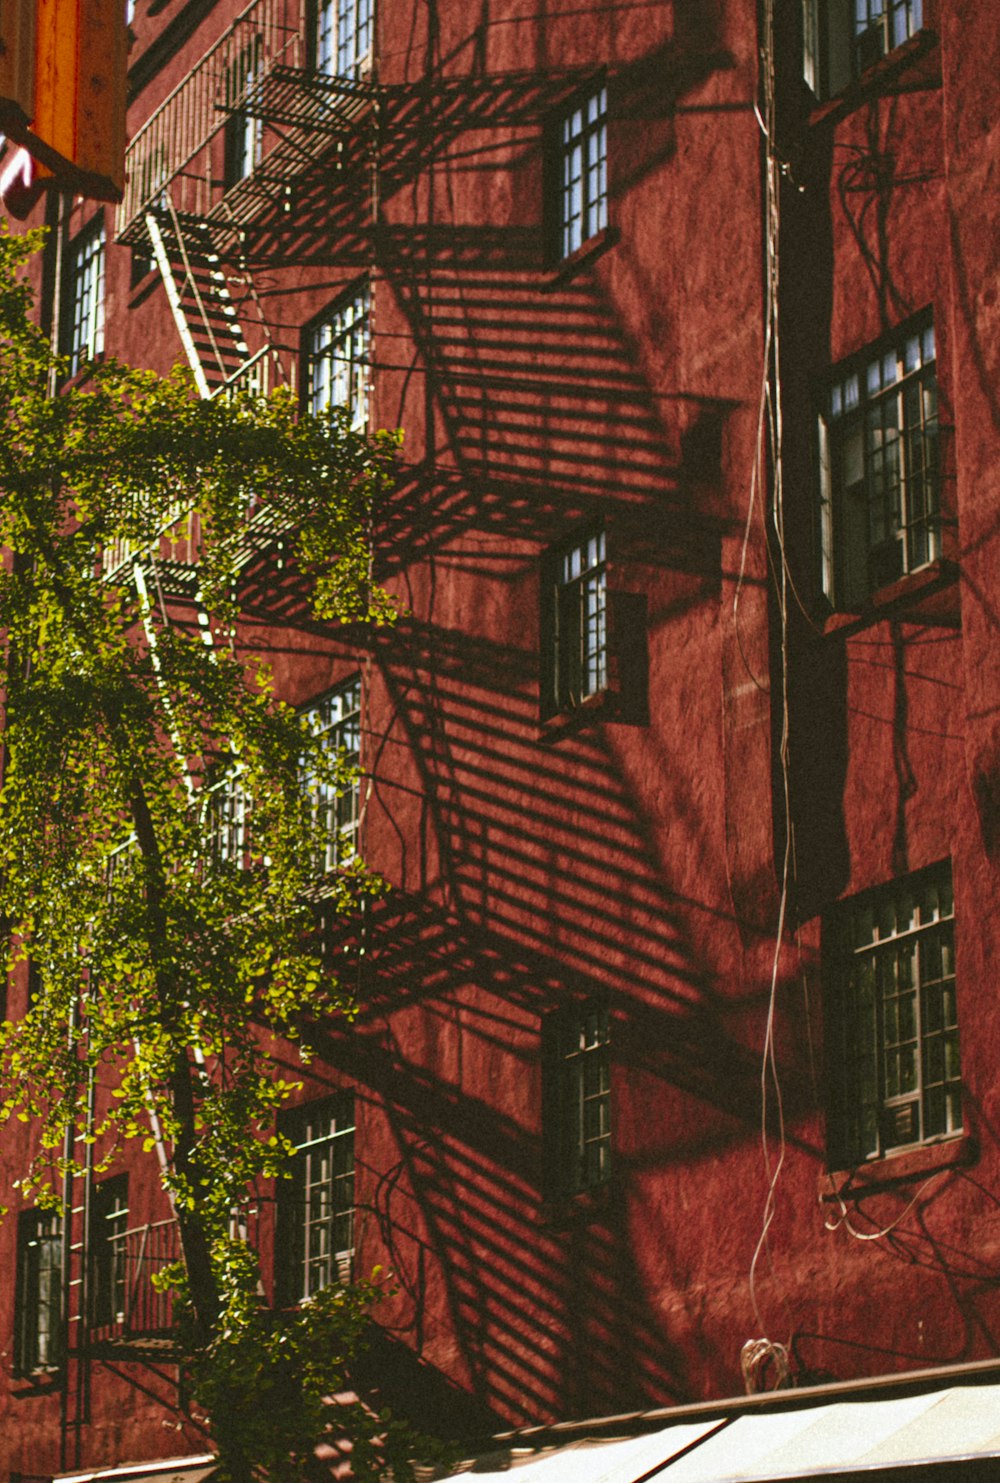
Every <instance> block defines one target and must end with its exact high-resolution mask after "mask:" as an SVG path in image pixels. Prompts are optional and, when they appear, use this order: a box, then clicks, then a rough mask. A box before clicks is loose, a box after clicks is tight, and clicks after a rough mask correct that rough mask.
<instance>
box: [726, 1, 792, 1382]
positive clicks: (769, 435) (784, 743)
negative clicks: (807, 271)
mask: <svg viewBox="0 0 1000 1483" xmlns="http://www.w3.org/2000/svg"><path fill="white" fill-rule="evenodd" d="M761 73H762V84H763V100H764V112H763V116H762V115H761V113H760V111H759V110H756V113H757V121H758V123H759V125H760V128H761V133H762V136H763V140H764V159H765V172H764V190H765V207H764V238H765V240H764V250H765V282H766V290H765V336H764V357H763V367H762V374H761V390H760V401H759V404H758V415H757V441H756V446H755V449H754V465H753V472H752V476H751V485H750V508H749V510H748V513H747V523H746V528H745V531H744V542H743V551H742V553H741V558H740V572H739V580H738V582H737V589H736V593H735V596H734V600H733V621H734V624H735V626H736V631H737V638H739V622H738V601H739V596H740V592H741V589H742V585H743V580H744V575H745V569H746V559H747V549H748V544H749V537H750V531H751V528H752V519H753V516H754V514H755V511H756V507H757V504H758V486H759V485H760V484H762V482H763V477H764V475H763V471H764V468H765V462H766V460H767V459H768V456H769V455H770V462H771V469H772V476H771V477H772V498H771V506H770V512H769V513H770V518H771V521H772V522H773V528H774V532H775V535H776V537H777V541H778V547H779V551H780V552H781V560H780V561H779V562H778V563H777V571H776V572H774V573H773V575H774V576H775V578H776V596H777V605H778V615H779V632H780V683H781V694H780V701H781V736H780V741H779V758H780V764H781V777H782V807H783V810H784V825H785V841H784V850H783V854H782V862H781V895H780V903H779V908H778V920H777V925H776V930H775V943H774V955H773V958H772V963H771V983H770V992H769V995H768V1009H767V1022H766V1029H765V1035H764V1049H763V1055H762V1059H761V1072H760V1089H761V1129H760V1137H761V1154H762V1158H763V1164H764V1172H765V1177H766V1180H767V1195H766V1198H765V1201H764V1210H763V1216H762V1220H761V1230H760V1235H759V1237H758V1240H757V1244H756V1246H755V1248H754V1253H753V1257H752V1258H751V1262H750V1274H749V1288H750V1302H751V1306H752V1308H753V1312H754V1317H755V1319H756V1322H757V1324H758V1326H759V1328H760V1329H763V1328H764V1324H763V1321H762V1318H761V1311H760V1305H759V1302H758V1298H757V1268H758V1264H759V1262H760V1259H761V1256H762V1255H764V1254H765V1253H766V1254H767V1257H768V1262H769V1264H770V1248H769V1235H770V1230H771V1226H772V1224H773V1222H774V1218H775V1210H776V1198H777V1189H778V1183H779V1180H780V1178H781V1173H782V1170H783V1168H784V1163H785V1154H786V1135H785V1110H784V1097H783V1094H782V1088H781V1077H780V1073H779V1067H778V1057H777V1049H776V1044H775V1018H776V1010H777V996H778V983H779V973H780V967H781V957H782V949H783V942H784V934H785V924H786V918H787V914H788V900H789V893H790V886H791V875H792V865H793V853H792V815H791V789H790V781H789V735H788V589H789V575H788V568H787V562H786V561H785V559H784V487H783V464H782V437H783V428H782V413H781V397H782V390H781V342H780V330H779V323H778V299H779V259H778V249H779V240H780V227H781V217H780V209H781V208H780V177H781V167H780V163H779V160H778V157H777V153H776V151H775V147H774V131H775V67H774V3H773V0H765V4H764V12H763V46H762V49H761ZM761 503H762V502H761ZM761 513H762V515H763V516H764V519H765V535H766V533H767V527H766V518H767V517H766V513H765V512H764V510H763V509H762V510H761ZM768 553H769V555H770V549H769V544H768ZM740 651H741V653H742V652H743V650H742V644H741V645H740ZM744 662H745V660H744ZM749 672H750V671H749V666H748V673H749ZM751 678H755V677H754V676H753V675H752V674H751ZM755 683H756V680H755ZM772 1097H773V1102H774V1107H775V1114H776V1118H777V1136H778V1157H777V1160H776V1161H775V1162H774V1163H772V1160H771V1153H770V1149H769V1147H768V1104H769V1101H770V1100H771V1099H772ZM772 1270H773V1268H772ZM779 1353H780V1354H781V1355H782V1356H783V1358H784V1365H783V1366H780V1365H777V1362H776V1360H775V1362H776V1365H777V1373H778V1384H787V1383H789V1381H790V1379H791V1370H790V1366H789V1365H788V1363H787V1350H786V1349H785V1346H783V1345H775V1344H773V1343H772V1342H771V1341H770V1340H768V1339H759V1340H750V1341H748V1346H745V1348H744V1375H745V1377H747V1376H748V1375H751V1376H752V1375H754V1374H756V1369H757V1368H759V1366H760V1364H762V1363H763V1362H764V1358H771V1359H775V1357H776V1356H777V1355H778V1354H779ZM748 1365H749V1366H750V1370H749V1371H748V1369H747V1366H748ZM748 1383H749V1380H748Z"/></svg>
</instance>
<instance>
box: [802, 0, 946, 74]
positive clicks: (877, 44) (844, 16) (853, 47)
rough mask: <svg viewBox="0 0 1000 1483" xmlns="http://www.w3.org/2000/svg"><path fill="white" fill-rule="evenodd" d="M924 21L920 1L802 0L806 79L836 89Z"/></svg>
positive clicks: (910, 33) (900, 44)
mask: <svg viewBox="0 0 1000 1483" xmlns="http://www.w3.org/2000/svg"><path fill="white" fill-rule="evenodd" d="M922 25H923V13H922V0H803V39H804V47H803V50H804V65H803V72H804V75H805V79H806V82H807V83H808V84H809V86H810V87H811V88H812V90H813V92H814V93H815V94H816V95H817V96H818V97H829V96H831V95H832V94H834V93H839V92H841V91H842V90H843V89H844V88H845V87H847V85H848V84H849V83H850V82H851V81H852V79H854V78H856V77H860V75H861V73H862V72H864V70H865V69H866V68H867V67H871V66H872V64H873V63H874V62H877V61H878V60H879V58H880V57H884V56H886V55H887V54H888V53H889V52H890V51H893V50H894V49H895V48H896V47H897V46H902V44H903V42H904V41H907V40H908V39H909V37H911V36H915V35H916V33H917V32H918V31H919V30H920V28H921V26H922Z"/></svg>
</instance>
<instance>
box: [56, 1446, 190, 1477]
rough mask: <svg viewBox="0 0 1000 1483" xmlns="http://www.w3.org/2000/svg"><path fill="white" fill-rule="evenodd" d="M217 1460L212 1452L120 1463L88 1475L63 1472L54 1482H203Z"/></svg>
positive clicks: (93, 1471)
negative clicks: (160, 1459)
mask: <svg viewBox="0 0 1000 1483" xmlns="http://www.w3.org/2000/svg"><path fill="white" fill-rule="evenodd" d="M217 1461H218V1459H217V1458H216V1457H215V1456H213V1454H212V1453H211V1452H203V1453H201V1454H200V1455H199V1456H198V1457H169V1458H165V1459H163V1460H162V1461H160V1462H129V1463H121V1464H120V1465H119V1466H117V1467H113V1468H98V1469H96V1471H95V1470H91V1471H90V1472H86V1473H60V1474H59V1476H58V1477H56V1478H53V1480H52V1483H204V1480H205V1479H206V1478H208V1477H210V1476H211V1474H212V1472H213V1471H214V1468H215V1464H216V1462H217Z"/></svg>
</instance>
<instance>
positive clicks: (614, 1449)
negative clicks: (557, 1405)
mask: <svg viewBox="0 0 1000 1483" xmlns="http://www.w3.org/2000/svg"><path fill="white" fill-rule="evenodd" d="M725 1424H726V1423H725V1421H724V1420H719V1419H718V1418H716V1419H715V1420H713V1421H699V1422H688V1423H684V1422H681V1423H679V1424H678V1425H677V1426H668V1427H665V1428H664V1429H663V1430H662V1431H656V1432H647V1433H646V1435H645V1436H641V1437H624V1438H619V1439H618V1440H617V1441H606V1440H605V1441H600V1442H598V1441H593V1442H592V1441H586V1442H571V1443H570V1444H569V1445H568V1446H565V1447H555V1446H554V1447H550V1448H547V1449H545V1450H532V1449H530V1448H518V1447H513V1448H511V1450H510V1452H509V1453H505V1455H504V1461H503V1466H502V1468H501V1470H500V1471H499V1472H490V1471H489V1459H488V1458H487V1459H483V1460H482V1462H481V1463H480V1465H479V1466H478V1467H477V1468H476V1469H475V1470H474V1471H473V1472H471V1473H458V1474H456V1475H454V1476H453V1478H452V1479H451V1483H466V1480H468V1483H504V1480H507V1483H536V1480H537V1483H620V1480H624V1479H628V1480H629V1483H635V1480H637V1479H639V1478H646V1477H648V1476H649V1474H650V1472H652V1471H653V1470H654V1469H656V1468H658V1467H659V1466H662V1464H663V1463H665V1462H669V1461H670V1459H671V1458H673V1457H676V1456H677V1454H678V1453H679V1452H682V1451H683V1450H684V1448H685V1447H691V1446H692V1445H694V1443H696V1442H700V1441H701V1440H702V1438H703V1437H707V1436H709V1435H710V1433H712V1432H714V1431H717V1430H718V1428H719V1427H720V1426H725ZM515 1470H516V1474H517V1476H516V1480H511V1473H512V1472H513V1471H515Z"/></svg>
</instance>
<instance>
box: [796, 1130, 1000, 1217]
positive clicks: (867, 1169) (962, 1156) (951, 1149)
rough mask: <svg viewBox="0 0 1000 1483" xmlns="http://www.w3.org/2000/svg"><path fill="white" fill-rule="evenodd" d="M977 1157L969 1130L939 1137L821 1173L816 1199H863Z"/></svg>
mask: <svg viewBox="0 0 1000 1483" xmlns="http://www.w3.org/2000/svg"><path fill="white" fill-rule="evenodd" d="M978 1156H979V1149H978V1145H977V1143H976V1140H975V1139H974V1138H973V1137H971V1136H970V1135H969V1134H968V1133H962V1134H959V1135H958V1136H957V1137H950V1138H942V1139H940V1140H939V1141H938V1142H937V1143H922V1144H920V1145H919V1146H918V1147H915V1148H901V1149H899V1151H898V1152H895V1153H887V1154H885V1155H884V1156H883V1157H882V1158H879V1159H872V1160H871V1162H870V1163H866V1164H858V1165H857V1166H856V1167H855V1168H853V1169H839V1170H836V1171H834V1172H832V1173H828V1174H821V1175H820V1177H819V1181H818V1191H819V1198H820V1200H821V1202H823V1203H827V1202H835V1201H845V1200H859V1199H863V1198H864V1196H866V1195H873V1194H877V1193H879V1192H880V1191H881V1190H888V1189H893V1188H894V1187H895V1186H896V1185H898V1184H912V1183H914V1182H915V1181H917V1180H920V1179H927V1178H929V1176H930V1175H932V1174H937V1173H939V1172H940V1171H941V1170H944V1169H960V1168H967V1167H968V1166H969V1165H971V1164H974V1163H975V1162H976V1159H977V1158H978Z"/></svg>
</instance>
